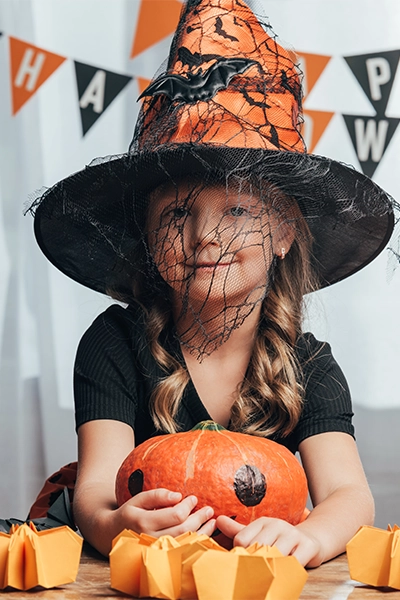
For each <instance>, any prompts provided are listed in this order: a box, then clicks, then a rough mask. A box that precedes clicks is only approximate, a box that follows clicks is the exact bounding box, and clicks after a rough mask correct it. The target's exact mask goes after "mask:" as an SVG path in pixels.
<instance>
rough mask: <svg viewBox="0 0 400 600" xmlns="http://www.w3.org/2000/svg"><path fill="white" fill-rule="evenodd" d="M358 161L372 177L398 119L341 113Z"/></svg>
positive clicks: (364, 171) (365, 172) (366, 173)
mask: <svg viewBox="0 0 400 600" xmlns="http://www.w3.org/2000/svg"><path fill="white" fill-rule="evenodd" d="M343 118H344V120H345V123H346V126H347V129H348V131H349V134H350V137H351V141H352V142H353V146H354V149H355V151H356V154H357V157H358V161H359V163H360V166H361V169H362V171H363V173H364V174H365V175H368V177H372V176H373V174H374V173H375V170H376V168H377V166H378V165H379V163H380V161H381V160H382V157H383V155H384V154H385V151H386V149H387V147H388V145H389V143H390V140H391V139H392V137H393V135H394V132H395V131H396V129H397V125H398V124H399V121H400V119H392V118H389V117H380V116H376V117H366V116H355V115H343Z"/></svg>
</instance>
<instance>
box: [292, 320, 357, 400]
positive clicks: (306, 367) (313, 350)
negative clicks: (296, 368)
mask: <svg viewBox="0 0 400 600" xmlns="http://www.w3.org/2000/svg"><path fill="white" fill-rule="evenodd" d="M296 354H297V358H298V361H299V365H300V368H301V372H302V379H303V381H302V383H303V385H304V386H305V387H306V388H307V389H308V391H310V388H312V387H313V386H314V385H316V384H317V383H318V382H319V381H320V380H321V379H325V378H326V377H328V375H329V374H331V375H332V374H334V378H335V381H336V382H337V383H339V384H340V382H341V384H342V385H343V386H344V387H345V388H346V389H347V383H346V380H345V377H344V374H343V372H342V370H341V368H340V366H339V365H338V363H337V362H336V359H335V358H334V356H333V353H332V348H331V346H330V344H329V343H328V342H323V341H320V340H317V339H316V338H315V336H314V335H313V334H312V333H309V332H307V333H303V334H302V335H301V336H300V337H299V338H298V340H297V345H296Z"/></svg>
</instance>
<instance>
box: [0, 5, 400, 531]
mask: <svg viewBox="0 0 400 600" xmlns="http://www.w3.org/2000/svg"><path fill="white" fill-rule="evenodd" d="M160 2H161V3H163V2H164V3H167V4H168V3H169V7H170V8H171V11H172V13H174V11H176V7H177V5H179V0H120V1H119V2H115V0H12V1H11V0H0V33H1V36H0V82H1V90H2V91H1V93H0V152H1V154H0V468H1V477H0V517H2V518H6V517H18V518H25V516H26V514H27V510H28V508H29V506H30V504H31V503H32V501H33V500H34V498H35V496H36V494H37V492H38V491H39V489H40V487H41V484H42V482H43V480H44V478H45V477H47V476H48V475H49V474H51V473H52V472H53V471H55V470H57V469H58V468H59V467H60V466H61V465H63V464H65V463H67V462H69V461H71V460H75V458H76V435H75V430H74V415H73V397H72V369H73V361H74V356H75V351H76V347H77V344H78V342H79V339H80V337H81V335H82V333H83V332H84V330H85V329H86V328H87V327H88V326H89V324H90V323H91V322H92V320H93V319H94V317H95V316H96V315H97V314H98V313H99V312H100V311H102V310H104V309H105V308H106V307H107V306H108V304H109V302H110V301H109V300H108V299H107V298H105V297H102V296H101V295H100V294H97V293H95V292H91V291H90V290H87V289H85V288H84V287H82V286H80V285H78V284H76V283H74V282H72V281H70V280H69V279H67V278H66V277H65V276H64V275H62V274H61V273H59V272H58V271H57V270H56V269H54V268H53V267H52V266H51V265H50V264H49V263H48V262H47V261H46V259H45V258H44V256H43V255H42V254H41V252H40V250H39V249H38V247H37V245H36V242H35V240H34V236H33V231H32V225H33V222H32V218H31V217H30V216H29V215H27V216H23V210H24V206H25V205H26V204H29V198H31V196H30V195H31V194H32V192H34V191H35V190H37V189H40V188H41V187H43V186H51V185H52V184H53V183H55V182H56V181H57V180H59V179H61V178H63V177H65V176H67V175H68V174H70V173H72V172H73V171H77V170H80V169H81V168H83V166H84V165H85V164H87V163H89V162H90V161H91V159H92V158H94V157H97V156H104V155H108V154H117V153H121V152H124V151H125V150H126V149H127V147H128V144H129V142H130V139H131V137H132V132H133V128H134V123H135V119H136V116H137V110H138V106H139V105H138V103H137V102H136V98H137V96H138V95H139V93H140V89H141V87H140V86H141V80H142V79H141V78H143V79H150V78H151V77H152V75H153V74H154V72H155V71H156V69H157V68H158V66H159V64H160V63H161V61H162V60H163V59H164V58H165V57H166V54H167V51H168V47H169V43H170V41H171V31H172V30H167V31H165V32H164V33H165V35H162V36H161V37H159V39H157V40H156V41H154V39H153V38H152V42H151V44H150V45H149V47H147V48H144V49H143V50H142V51H141V52H139V53H138V54H137V55H136V56H134V57H132V47H133V42H134V40H135V39H136V38H135V36H136V37H137V36H138V35H139V33H138V32H139V28H140V31H141V33H143V28H144V27H148V28H149V36H150V37H151V34H152V27H151V26H150V24H149V23H147V22H142V21H140V20H139V15H140V10H141V9H142V3H146V4H148V5H150V6H151V7H152V9H153V18H154V20H156V19H157V17H159V12H160V11H159V7H160ZM249 4H251V5H252V6H256V7H257V11H258V12H260V11H261V10H262V11H263V12H264V14H266V15H268V16H269V18H270V21H271V24H272V25H273V27H274V30H275V31H276V32H277V33H278V34H279V35H280V38H281V39H282V40H284V41H287V42H289V43H290V45H291V46H292V47H293V48H294V49H295V50H296V51H297V52H298V54H299V55H300V57H301V60H302V63H301V64H302V65H303V69H304V71H305V76H306V84H307V85H308V88H309V89H308V90H307V89H306V91H307V95H306V98H305V103H304V107H305V109H306V111H308V112H309V114H308V115H306V125H308V129H306V132H305V135H306V137H307V136H308V138H309V139H310V140H311V143H312V137H311V133H312V132H313V131H314V132H315V131H316V130H317V125H318V123H320V122H322V121H321V117H318V115H317V114H316V113H315V112H314V113H313V111H319V112H323V113H325V114H326V113H332V115H331V118H330V120H329V123H328V124H327V126H326V127H325V128H324V129H323V131H322V133H321V135H320V138H319V140H318V142H317V143H316V144H315V147H314V148H312V150H313V151H314V152H316V153H318V154H323V155H327V156H331V157H333V158H335V159H338V160H341V161H343V162H346V163H350V164H352V165H354V166H355V167H356V168H358V169H360V168H362V166H363V165H362V164H361V163H360V160H361V161H364V163H366V162H368V160H369V167H368V165H367V166H365V164H364V168H370V166H371V162H372V163H373V162H375V166H374V167H375V170H374V173H373V178H374V179H375V181H376V182H377V183H379V184H380V185H382V187H384V188H385V189H386V190H387V191H388V192H389V193H391V194H392V195H393V196H394V197H395V198H397V199H400V168H399V167H400V164H399V156H400V128H398V129H395V131H394V133H393V135H392V138H391V140H390V143H389V144H387V147H386V148H385V143H386V142H387V140H388V137H387V131H389V129H388V128H389V127H391V128H392V129H393V128H395V126H396V125H397V122H398V120H399V119H400V76H399V75H398V70H397V65H398V60H399V56H400V36H399V31H400V3H399V2H398V0H379V1H378V0H324V1H323V2H321V0H258V2H257V4H255V2H254V3H251V2H249ZM172 13H171V14H172ZM174 14H175V13H174ZM163 26H165V28H166V29H168V27H167V25H166V24H164V25H163ZM12 39H13V40H17V41H16V42H15V43H14V46H12ZM21 42H23V44H25V45H26V46H23V45H22V46H21ZM15 44H16V45H15ZM15 47H17V48H22V49H24V48H25V51H24V52H25V53H24V52H22V50H21V51H20V53H19V54H18V52H17V50H15ZM26 48H28V49H29V48H31V54H28V55H26ZM40 50H42V55H43V56H44V57H45V58H44V59H42V60H47V57H48V53H54V54H56V55H58V56H60V57H64V58H65V60H64V62H62V64H60V66H59V67H58V68H57V69H55V70H54V72H53V73H52V74H51V75H49V77H48V78H47V80H46V81H44V83H43V84H42V85H40V86H39V87H38V88H37V90H35V91H34V93H32V95H31V97H30V98H28V99H27V100H26V102H24V103H23V104H22V105H21V106H20V107H19V108H18V109H17V110H15V102H17V98H20V97H21V89H22V88H23V87H24V86H25V88H28V87H29V78H31V87H34V82H33V81H32V78H34V77H39V75H38V71H39V67H40V64H39V63H35V60H36V58H37V56H38V55H39V54H40ZM396 51H397V53H396ZM316 55H317V56H323V57H326V66H325V68H323V69H322V70H321V71H320V72H318V74H317V76H316V77H314V79H315V81H314V80H313V76H312V69H311V66H310V65H313V64H314V62H315V60H316V59H315V58H314V59H313V58H312V57H315V56H316ZM310 56H311V58H310ZM360 56H361V57H364V58H362V59H359V63H360V64H361V67H360V70H359V72H358V73H361V75H359V76H358V75H357V73H356V70H355V69H354V71H353V70H352V68H351V67H350V64H354V61H353V63H351V61H349V60H346V58H347V59H348V58H349V57H360ZM12 57H13V60H14V64H16V65H17V66H16V68H17V71H16V73H14V75H13V72H12V68H11V62H12V60H11V59H12ZM24 57H25V58H24ZM29 57H30V58H29ZM329 57H330V60H328V58H329ZM368 57H369V58H368ZM396 57H397V58H396ZM28 59H29V60H30V62H29V61H28ZM23 60H26V61H27V62H26V63H25V71H26V72H25V75H24V76H25V79H24V80H23V78H22V75H23V74H24V73H23V70H22V71H21V68H22V67H21V64H23ZM18 61H19V62H18ZM21 61H22V62H21ZM75 61H76V62H77V63H80V64H83V65H87V66H90V68H92V70H93V74H96V73H98V72H100V71H101V72H102V73H103V74H104V73H106V74H107V77H112V74H115V77H117V76H118V77H119V76H125V77H126V78H127V80H126V82H125V84H124V86H123V89H121V90H120V91H119V93H117V95H116V96H115V98H114V99H113V101H112V102H111V103H110V104H109V106H106V105H105V104H104V103H103V105H102V106H100V109H99V105H100V104H101V100H102V98H101V97H100V96H99V89H100V88H95V89H94V92H93V93H92V95H91V96H90V94H89V102H88V98H86V108H87V107H88V106H89V109H90V110H91V111H92V115H93V112H96V110H95V109H96V107H97V114H96V115H94V116H95V117H96V118H97V120H96V122H95V123H94V124H93V125H92V126H91V127H90V128H89V129H87V130H86V132H85V135H83V129H82V120H81V119H84V118H85V117H82V112H84V111H82V110H81V109H83V108H85V106H84V105H85V102H83V100H82V98H83V96H82V94H80V93H79V92H78V88H79V81H78V75H77V73H78V70H77V69H78V67H76V65H75ZM357 64H358V63H357ZM362 65H364V71H363V70H362ZM29 67H30V70H29ZM35 68H36V72H35V71H34V69H35ZM18 69H19V70H18ZM365 69H366V70H365ZM35 73H36V74H35ZM362 73H364V75H362ZM365 73H366V74H367V75H365ZM396 73H397V75H396ZM18 74H19V75H18ZM110 74H111V75H110ZM18 76H19V79H18ZM104 77H105V75H104ZM118 77H117V78H118ZM362 77H364V79H362ZM21 81H22V83H21ZM38 81H39V80H38ZM121 81H122V80H121ZM362 82H364V88H363V83H362ZM36 83H37V82H36ZM121 85H122V84H121ZM368 86H369V87H368ZM96 90H97V91H96ZM28 91H29V90H28ZM308 92H309V93H308ZM389 92H390V93H389ZM96 94H97V95H96ZM385 94H386V96H388V98H386V100H385V97H386V96H385ZM13 99H14V104H13ZM79 99H81V106H80V104H79ZM382 102H384V104H385V105H384V106H383V107H382ZM379 103H380V104H379ZM13 106H14V111H13ZM377 109H378V114H377ZM379 111H380V112H379ZM13 113H14V114H13ZM313 115H314V117H313ZM343 115H346V116H347V117H348V120H350V122H354V120H355V117H357V118H358V125H355V128H356V129H357V127H358V137H357V133H356V138H355V139H356V141H355V143H353V142H352V139H351V135H350V133H349V132H350V130H349V129H348V127H347V126H346V120H345V118H344V116H343ZM86 116H87V111H86ZM374 118H375V121H374ZM313 119H314V120H313ZM381 122H382V123H383V125H382V123H381ZM368 123H372V125H371V124H368ZM313 125H314V130H312V126H313ZM390 131H392V130H390ZM385 136H386V137H385ZM388 257H389V253H388V252H387V251H385V252H383V253H382V255H381V256H380V257H379V258H378V259H377V260H376V261H374V262H373V263H372V264H371V265H369V266H368V267H367V268H365V269H364V270H363V271H361V272H360V273H358V274H356V275H354V276H353V277H351V278H350V279H349V280H347V281H344V282H342V283H340V284H337V285H335V286H332V287H331V288H330V289H328V290H325V291H323V292H319V293H318V294H315V295H314V297H313V298H310V303H309V304H310V306H309V316H308V321H307V327H308V328H309V329H311V330H312V331H314V333H315V334H316V336H317V337H319V338H320V339H325V340H327V341H329V342H330V344H331V345H332V347H333V351H334V355H335V356H336V358H337V360H338V361H339V363H340V364H341V366H342V368H343V370H344V372H345V374H346V376H347V378H348V381H349V384H350V387H351V390H352V395H353V401H354V408H355V413H356V417H355V422H356V427H357V438H358V440H359V442H360V450H361V454H362V457H363V460H364V464H365V468H366V471H367V474H368V475H369V476H370V480H371V486H372V489H373V491H374V494H375V497H376V500H377V506H378V517H379V519H380V522H379V524H380V526H383V527H386V525H387V522H389V520H390V519H391V520H392V522H394V520H395V519H396V514H395V509H394V506H395V502H397V506H400V503H399V500H400V470H399V467H398V463H397V456H398V455H399V450H400V447H399V441H398V440H399V438H400V436H399V434H398V429H399V426H400V393H399V391H398V389H399V385H398V369H399V367H398V365H399V358H400V345H399V338H400V335H399V334H400V325H399V318H398V310H396V309H397V308H398V307H399V301H400V269H399V270H398V272H397V273H394V275H393V277H390V275H391V274H392V269H391V268H390V267H388V266H387V265H388ZM389 279H391V281H388V280H389ZM382 474H385V478H384V479H379V477H382ZM399 510H400V509H398V512H397V521H398V520H399V518H400V517H399ZM379 519H378V521H379ZM385 520H386V522H385Z"/></svg>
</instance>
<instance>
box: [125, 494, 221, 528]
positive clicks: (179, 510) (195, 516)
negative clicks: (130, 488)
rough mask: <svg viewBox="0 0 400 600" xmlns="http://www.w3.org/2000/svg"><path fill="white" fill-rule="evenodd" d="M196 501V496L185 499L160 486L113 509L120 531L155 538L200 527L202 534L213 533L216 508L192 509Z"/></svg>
mask: <svg viewBox="0 0 400 600" xmlns="http://www.w3.org/2000/svg"><path fill="white" fill-rule="evenodd" d="M196 504H197V498H196V496H188V497H187V498H184V499H182V494H180V493H177V492H171V491H170V490H167V489H164V488H160V489H157V490H150V491H147V492H141V493H140V494H137V495H136V496H134V497H133V498H132V499H131V500H128V501H127V502H125V504H123V505H122V506H120V507H119V508H118V509H116V510H115V511H113V512H114V517H113V518H114V519H115V526H116V529H118V530H119V531H121V530H122V529H125V528H127V529H132V530H133V531H136V532H137V533H148V534H149V535H152V536H154V537H160V536H161V535H172V536H173V537H176V536H178V535H180V534H182V533H185V532H187V531H197V530H199V529H200V528H201V533H206V534H207V535H211V534H212V532H213V531H214V528H215V520H214V519H212V520H210V519H211V517H212V516H213V514H214V511H213V509H212V508H211V507H210V506H205V507H203V508H201V509H200V510H198V511H195V512H193V510H194V509H195V507H196Z"/></svg>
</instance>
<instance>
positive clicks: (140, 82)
mask: <svg viewBox="0 0 400 600" xmlns="http://www.w3.org/2000/svg"><path fill="white" fill-rule="evenodd" d="M136 80H137V82H138V85H139V96H140V94H141V93H142V92H144V90H145V89H146V88H147V87H148V85H149V84H150V81H151V79H145V78H144V77H137V78H136Z"/></svg>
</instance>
